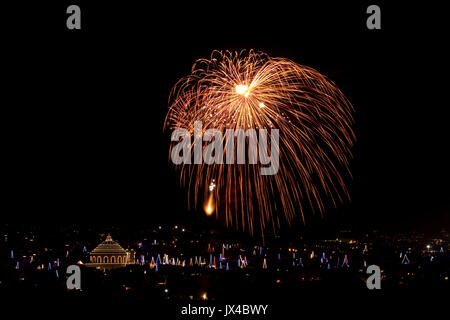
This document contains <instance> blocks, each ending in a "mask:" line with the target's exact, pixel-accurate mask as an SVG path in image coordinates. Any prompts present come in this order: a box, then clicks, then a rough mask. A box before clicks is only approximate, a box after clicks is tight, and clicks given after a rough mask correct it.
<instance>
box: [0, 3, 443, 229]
mask: <svg viewBox="0 0 450 320" xmlns="http://www.w3.org/2000/svg"><path fill="white" fill-rule="evenodd" d="M73 3H77V4H79V5H80V7H81V10H82V30H81V31H69V30H67V29H66V26H65V19H66V16H67V15H66V14H65V8H66V7H67V6H68V5H69V4H72V2H71V3H68V2H63V3H58V4H52V5H49V4H43V5H41V4H39V5H38V4H35V5H33V6H32V7H28V9H27V10H21V11H18V12H19V17H18V18H17V19H15V20H14V21H13V22H11V24H12V25H11V26H12V30H15V32H14V33H11V34H8V35H7V38H6V40H5V41H6V43H7V46H5V47H6V48H8V50H7V58H6V59H5V60H4V62H6V69H7V70H6V88H5V87H4V89H6V90H5V91H6V95H7V96H8V99H6V98H5V96H3V103H2V106H3V108H2V113H4V116H3V117H2V120H3V121H2V123H3V126H2V132H3V134H2V145H3V152H2V158H3V160H4V162H3V166H2V168H3V170H2V177H3V179H2V181H3V185H4V191H3V197H2V198H3V201H2V208H3V210H2V216H3V218H2V221H4V222H13V221H18V222H23V223H38V224H39V223H43V224H44V223H49V222H53V223H62V224H63V223H68V222H76V223H83V222H86V221H88V222H103V221H107V222H108V223H112V224H116V225H119V226H120V225H121V224H125V223H136V224H137V225H140V226H141V225H145V224H151V223H153V222H156V221H168V222H171V221H195V219H196V218H197V217H198V216H200V215H201V213H199V212H193V211H188V210H187V209H186V205H187V201H186V200H187V197H186V192H185V190H183V188H181V187H180V186H179V184H178V177H177V173H176V171H175V169H174V167H173V166H172V165H171V164H169V158H168V146H169V136H168V135H167V134H164V133H163V132H162V124H163V120H164V115H165V113H166V109H167V100H168V95H169V92H170V89H171V87H172V85H173V84H174V83H175V82H176V81H177V80H178V78H179V77H181V76H184V75H186V74H187V73H189V71H190V68H191V65H192V63H193V62H194V61H195V60H196V59H198V58H202V57H208V56H209V54H210V52H211V51H212V50H213V49H222V50H223V49H229V50H241V49H251V48H253V49H255V50H261V51H264V52H266V53H268V54H269V55H271V56H277V57H284V58H289V59H292V60H293V61H295V62H297V63H300V64H304V65H307V66H310V67H313V68H315V69H316V70H318V71H319V72H321V73H323V74H325V75H327V76H328V77H329V78H331V79H332V80H333V81H334V82H335V83H336V84H337V85H338V86H339V88H340V89H341V90H342V91H343V93H344V94H345V95H346V96H347V97H348V99H349V100H350V101H351V102H352V104H353V105H354V106H355V108H356V114H355V119H356V124H355V132H356V134H357V145H356V147H355V149H354V155H355V157H354V160H353V163H352V169H353V174H354V180H353V182H352V183H351V185H350V188H351V196H352V202H351V203H348V204H347V205H345V206H343V207H342V208H340V209H339V210H329V211H328V212H327V213H326V214H325V217H324V219H320V218H319V217H316V218H311V217H310V216H309V218H307V221H309V223H310V226H311V228H318V229H320V228H322V227H323V228H330V227H333V226H339V227H341V226H348V227H350V228H363V229H364V228H368V227H372V226H375V227H381V228H386V229H389V228H394V229H395V228H397V227H402V226H404V227H405V228H406V227H411V228H417V226H421V227H440V226H445V225H447V226H448V225H449V220H448V217H449V215H450V200H449V194H450V190H449V189H450V187H449V183H448V181H449V178H450V174H449V171H450V170H449V166H448V164H449V163H450V156H449V154H448V151H447V149H448V144H449V143H448V141H449V138H450V132H449V131H450V130H449V129H448V128H449V126H448V114H449V113H448V99H444V98H445V97H443V96H444V95H445V94H446V93H447V92H448V88H446V85H447V84H448V80H446V77H445V76H443V74H448V70H447V69H448V68H447V66H446V63H445V62H444V57H447V56H448V54H446V50H448V49H444V42H445V40H444V39H446V35H447V32H446V31H445V29H444V28H443V25H444V20H443V18H442V17H439V16H436V15H437V14H440V13H439V12H433V11H432V10H431V9H426V8H422V7H420V8H419V7H412V6H406V5H402V6H400V5H399V6H398V7H393V6H392V4H387V3H384V2H380V1H376V2H373V3H377V4H379V5H380V7H381V10H382V29H381V30H373V31H372V30H367V29H366V25H365V24H366V18H367V14H366V13H365V9H366V8H367V6H368V5H369V4H372V2H370V3H369V2H367V3H364V2H361V3H357V4H340V5H339V6H338V5H333V6H331V5H327V4H325V3H320V4H317V5H315V6H312V5H308V6H307V5H296V6H295V7H293V6H292V5H283V4H282V3H281V2H278V1H277V2H274V3H267V4H263V3H262V2H257V3H255V4H245V5H242V4H241V3H239V2H233V3H227V2H223V3H220V4H218V5H216V6H214V7H212V6H211V5H203V6H200V5H198V6H197V5H192V4H191V5H188V4H187V3H186V4H184V5H183V6H182V7H181V6H179V5H176V4H168V5H166V6H165V7H162V8H157V7H156V6H154V5H152V4H150V3H147V4H139V5H138V4H137V3H136V4H134V5H131V4H126V5H125V2H124V3H123V4H120V3H114V4H113V3H111V2H110V1H104V2H101V1H100V2H97V1H96V4H95V5H94V4H93V3H92V2H88V1H74V2H73ZM9 96H10V97H9ZM307 227H308V226H307Z"/></svg>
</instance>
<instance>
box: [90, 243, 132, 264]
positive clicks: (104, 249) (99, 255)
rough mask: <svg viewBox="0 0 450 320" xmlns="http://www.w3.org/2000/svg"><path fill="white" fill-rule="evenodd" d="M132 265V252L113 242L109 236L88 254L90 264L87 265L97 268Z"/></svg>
mask: <svg viewBox="0 0 450 320" xmlns="http://www.w3.org/2000/svg"><path fill="white" fill-rule="evenodd" d="M130 263H134V251H132V252H128V251H127V250H125V249H124V248H122V247H121V246H120V244H118V243H117V242H116V241H114V240H113V239H112V238H111V236H110V235H108V236H107V237H106V240H105V241H103V242H102V243H100V244H99V245H98V246H97V247H96V248H95V249H94V250H92V252H91V253H90V263H88V264H87V265H89V266H92V267H99V268H106V269H110V268H117V267H124V266H125V265H127V264H130Z"/></svg>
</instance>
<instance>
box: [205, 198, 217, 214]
mask: <svg viewBox="0 0 450 320" xmlns="http://www.w3.org/2000/svg"><path fill="white" fill-rule="evenodd" d="M214 210H215V208H214V196H213V194H212V193H211V194H210V195H209V197H208V202H207V203H206V206H205V213H206V215H207V216H211V215H212V214H213V213H214Z"/></svg>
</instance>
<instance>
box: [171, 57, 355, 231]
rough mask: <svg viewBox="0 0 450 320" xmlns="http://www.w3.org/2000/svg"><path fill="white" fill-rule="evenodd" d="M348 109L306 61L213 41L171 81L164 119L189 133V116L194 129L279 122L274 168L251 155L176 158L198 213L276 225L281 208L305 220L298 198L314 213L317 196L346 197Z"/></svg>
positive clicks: (321, 205) (320, 206) (320, 205)
mask: <svg viewBox="0 0 450 320" xmlns="http://www.w3.org/2000/svg"><path fill="white" fill-rule="evenodd" d="M353 112H354V109H353V107H352V105H351V104H350V102H349V101H348V100H347V98H346V97H345V96H344V95H343V94H342V93H341V91H340V90H339V89H338V88H337V87H336V86H335V85H334V83H333V82H331V81H330V80H329V79H327V78H326V77H325V76H323V75H322V74H320V73H319V72H317V71H316V70H314V69H312V68H309V67H306V66H302V65H299V64H297V63H295V62H292V61H290V60H288V59H283V58H272V57H269V56H268V55H267V54H265V53H257V52H254V51H252V50H250V51H248V52H246V51H242V52H229V51H224V52H222V51H213V53H212V54H211V58H210V59H200V60H197V61H196V62H195V64H194V65H193V67H192V72H191V74H190V75H188V76H186V77H184V78H182V79H180V80H179V81H178V82H177V84H176V85H175V86H174V87H173V89H172V92H171V95H170V99H169V110H168V113H167V116H166V120H165V125H164V128H165V130H167V129H170V130H175V129H181V128H182V129H187V130H188V131H189V132H190V133H191V135H193V134H194V122H195V121H202V123H203V127H202V130H203V133H204V132H205V131H206V130H207V129H212V128H214V129H218V130H219V131H221V132H222V133H225V130H227V129H235V130H236V129H243V130H247V129H250V128H253V129H255V130H258V129H267V130H268V132H269V137H270V129H279V145H277V146H275V147H276V148H277V150H279V157H280V159H279V171H278V173H277V174H275V175H272V176H270V175H268V176H264V175H261V174H260V168H261V165H260V164H256V165H255V164H215V163H214V164H210V165H208V164H197V165H194V164H185V165H181V168H180V182H181V183H182V184H183V185H185V186H186V187H187V189H188V190H189V193H190V196H188V199H189V205H190V206H191V205H192V203H191V202H192V200H191V198H193V199H194V203H193V204H194V207H197V206H198V205H199V204H200V203H201V202H202V201H203V206H204V208H205V211H206V213H207V214H208V215H211V214H212V213H213V211H215V212H216V215H218V216H224V217H225V220H226V224H227V225H235V226H238V227H239V228H242V229H247V230H249V231H250V232H253V228H254V223H255V222H259V223H260V227H261V229H262V230H264V229H265V228H267V227H268V226H271V227H272V228H273V230H276V229H277V228H279V226H280V218H282V217H284V218H285V219H286V221H287V222H288V223H290V222H291V221H292V220H293V218H294V217H295V215H297V214H299V215H301V217H302V219H303V222H305V215H304V209H305V206H306V205H307V206H308V207H310V208H312V209H313V210H318V211H319V212H320V213H321V214H322V213H323V211H324V210H325V209H326V208H325V206H326V204H325V203H331V204H332V206H334V207H336V206H338V205H339V204H340V203H342V202H343V201H344V200H346V199H349V193H348V190H347V187H346V185H345V183H344V178H343V176H344V174H345V175H348V176H351V173H350V169H349V159H350V158H351V156H352V154H351V147H352V146H353V143H354V141H355V135H354V133H353V131H352V128H351V126H352V124H353V117H352V114H353ZM269 140H270V139H269ZM223 143H224V149H223V152H224V154H225V152H226V149H227V142H226V140H225V139H224V141H223ZM172 148H173V145H171V148H170V150H172ZM203 148H205V146H203ZM192 149H193V145H191V151H192ZM169 153H170V151H169ZM211 184H213V185H214V186H213V187H211ZM325 199H327V201H325ZM330 201H331V202H330Z"/></svg>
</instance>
